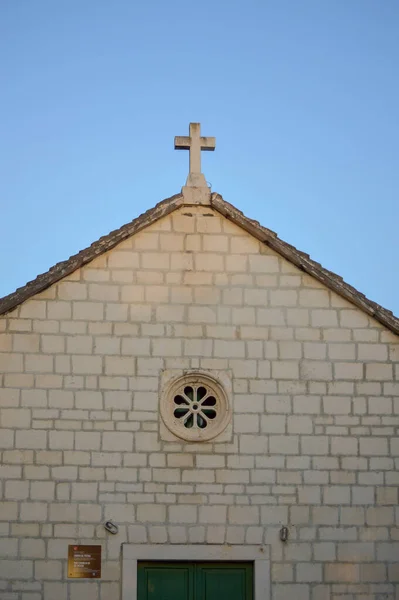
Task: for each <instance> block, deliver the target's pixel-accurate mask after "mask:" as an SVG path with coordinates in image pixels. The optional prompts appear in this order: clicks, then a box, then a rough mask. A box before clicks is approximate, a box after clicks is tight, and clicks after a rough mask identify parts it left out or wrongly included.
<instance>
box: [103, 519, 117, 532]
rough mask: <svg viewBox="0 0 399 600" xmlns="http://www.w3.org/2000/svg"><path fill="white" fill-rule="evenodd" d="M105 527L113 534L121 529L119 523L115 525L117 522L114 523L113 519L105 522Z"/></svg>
mask: <svg viewBox="0 0 399 600" xmlns="http://www.w3.org/2000/svg"><path fill="white" fill-rule="evenodd" d="M104 527H105V529H106V530H107V531H109V533H112V534H113V535H116V534H117V533H118V531H119V529H118V525H115V523H113V522H112V521H107V522H106V523H104Z"/></svg>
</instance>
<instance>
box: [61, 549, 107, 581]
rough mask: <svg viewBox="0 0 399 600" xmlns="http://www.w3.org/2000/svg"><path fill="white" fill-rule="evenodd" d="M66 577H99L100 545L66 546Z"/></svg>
mask: <svg viewBox="0 0 399 600" xmlns="http://www.w3.org/2000/svg"><path fill="white" fill-rule="evenodd" d="M68 577H75V578H79V579H82V578H84V577H88V578H90V579H93V578H95V577H101V546H68Z"/></svg>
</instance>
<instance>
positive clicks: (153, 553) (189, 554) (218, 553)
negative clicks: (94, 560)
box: [122, 544, 271, 600]
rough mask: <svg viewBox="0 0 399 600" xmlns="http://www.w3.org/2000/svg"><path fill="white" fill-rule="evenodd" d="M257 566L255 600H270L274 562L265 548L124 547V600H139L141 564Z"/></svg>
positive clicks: (226, 546)
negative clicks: (246, 563)
mask: <svg viewBox="0 0 399 600" xmlns="http://www.w3.org/2000/svg"><path fill="white" fill-rule="evenodd" d="M141 560H143V561H144V560H145V561H159V560H162V561H167V562H172V561H184V560H186V561H189V562H203V561H212V562H216V561H219V560H220V561H224V562H235V561H236V562H245V561H248V562H253V564H254V600H270V598H271V596H270V558H269V551H268V548H267V547H265V546H239V545H237V546H236V545H234V546H229V545H227V544H226V545H223V546H216V545H206V544H193V545H187V546H186V545H183V544H122V600H137V563H138V561H141Z"/></svg>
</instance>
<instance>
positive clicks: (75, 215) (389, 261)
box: [0, 0, 399, 315]
mask: <svg viewBox="0 0 399 600" xmlns="http://www.w3.org/2000/svg"><path fill="white" fill-rule="evenodd" d="M398 74H399V3H398V2H397V1H396V0H333V1H324V0H257V1H255V0H247V1H245V2H244V0H241V1H239V2H238V1H235V0H203V1H202V2H196V3H191V2H187V0H168V1H164V0H153V1H148V0H147V1H140V2H139V1H136V0H112V1H110V0H57V1H54V0H34V1H22V0H21V1H17V0H2V1H1V2H0V89H1V93H0V203H1V213H0V214H1V223H0V229H1V232H0V233H1V235H0V247H1V248H0V249H1V252H0V296H3V295H6V294H8V293H10V292H12V291H14V290H15V288H17V287H19V286H21V285H24V284H25V283H26V281H28V280H30V279H33V278H34V277H35V276H36V275H37V274H39V273H41V272H43V271H46V270H47V269H48V268H49V267H50V266H52V265H53V264H55V263H56V262H58V261H60V260H64V259H66V258H68V257H69V256H70V255H71V254H74V253H76V252H77V251H79V250H81V249H82V248H84V247H86V246H88V245H89V244H90V243H91V242H93V241H95V240H96V239H98V238H99V237H100V236H101V235H104V234H107V233H108V232H109V231H111V230H112V229H115V228H117V227H120V226H121V225H123V224H124V223H126V222H128V221H130V220H131V219H133V218H135V217H137V216H138V215H139V214H140V213H142V212H144V211H145V210H147V209H148V208H151V207H152V206H154V205H155V204H156V203H157V202H158V201H160V200H162V199H163V198H166V197H169V196H171V195H173V194H175V193H177V192H179V191H180V188H181V186H182V185H183V184H184V182H185V178H186V175H187V171H188V153H186V152H175V151H174V150H173V138H174V136H175V135H186V134H187V132H188V124H189V122H190V121H200V122H201V124H202V132H203V135H210V136H216V140H217V147H216V152H214V153H210V152H208V153H205V155H204V156H203V170H204V173H205V176H206V179H207V180H208V181H209V182H211V184H212V189H213V190H214V191H217V192H219V193H220V194H222V195H223V197H224V198H225V200H227V201H229V202H231V203H232V204H234V205H235V206H237V207H238V208H240V209H241V210H243V211H244V212H245V214H246V215H247V216H249V217H251V218H255V219H257V220H259V221H260V222H261V223H262V225H264V226H266V227H269V228H270V229H273V230H274V231H276V232H277V233H278V234H279V235H280V237H281V238H282V239H284V240H285V241H287V242H289V243H291V244H293V245H295V246H297V247H298V248H299V249H300V250H303V251H304V252H308V253H309V254H311V256H312V257H313V258H314V259H315V260H317V261H319V262H321V263H322V264H323V266H325V267H327V268H329V269H331V270H332V271H335V272H336V273H338V274H339V275H342V276H343V277H344V278H345V280H346V281H348V282H349V283H351V284H352V285H354V286H355V287H356V288H357V289H359V290H360V291H361V292H363V293H365V294H366V295H367V296H368V297H369V298H371V299H372V300H375V301H376V302H378V303H380V304H382V305H383V306H384V307H385V308H388V309H390V310H393V311H394V312H395V314H397V315H398V314H399V269H398V255H399V235H398V217H399V209H398V192H399V168H398V158H399V142H398V140H399V118H398V116H399V115H398V113H399V75H398Z"/></svg>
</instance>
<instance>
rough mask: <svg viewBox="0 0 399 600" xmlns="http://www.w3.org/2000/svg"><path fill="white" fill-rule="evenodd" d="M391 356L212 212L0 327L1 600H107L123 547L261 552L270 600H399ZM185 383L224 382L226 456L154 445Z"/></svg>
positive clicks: (372, 330) (83, 273)
mask: <svg viewBox="0 0 399 600" xmlns="http://www.w3.org/2000/svg"><path fill="white" fill-rule="evenodd" d="M398 341H399V339H398V337H397V336H395V335H394V334H392V333H390V332H388V331H387V330H385V328H384V327H383V326H382V325H380V324H378V323H377V322H375V321H374V320H372V319H371V318H369V317H368V316H367V315H365V314H363V313H362V312H361V311H360V310H358V309H357V308H355V307H353V306H352V305H351V304H349V303H348V302H347V301H345V300H343V299H341V298H340V297H338V296H337V295H336V294H334V293H332V292H330V291H328V290H327V289H325V288H323V286H322V285H320V284H319V283H318V282H316V281H315V280H313V279H312V278H310V277H309V276H307V275H306V274H304V273H302V272H301V271H299V270H298V269H296V268H295V267H293V266H292V265H290V264H289V263H288V262H286V261H285V260H284V259H282V258H279V257H278V256H277V255H276V254H274V253H273V252H272V251H270V250H269V249H268V248H266V247H264V246H262V245H261V244H260V243H259V242H258V241H256V240H255V239H253V238H251V237H250V236H249V235H248V234H246V233H245V232H243V231H241V230H240V229H239V228H238V227H236V226H234V225H232V224H231V223H229V222H228V221H227V220H225V219H224V218H223V217H221V216H220V215H218V214H217V213H215V212H214V211H213V210H212V209H210V208H209V207H197V208H193V207H185V208H181V209H179V210H177V211H176V212H174V213H173V214H172V215H170V216H168V217H165V218H164V219H162V220H160V221H158V222H157V223H155V224H154V225H152V226H150V227H149V228H148V229H147V230H145V231H143V232H141V233H139V234H136V236H134V237H133V238H131V239H130V240H128V241H125V242H123V243H122V244H120V245H119V246H118V247H117V248H116V249H114V250H113V251H111V252H109V253H108V254H106V255H103V256H101V257H99V258H97V259H96V260H95V261H93V262H92V263H91V264H90V265H88V266H86V267H84V268H83V269H81V270H79V271H76V272H75V273H74V274H73V275H71V276H69V277H67V278H66V279H65V280H63V281H62V282H60V283H58V284H56V285H54V286H52V287H51V288H50V289H49V290H47V291H46V292H44V293H42V294H40V295H39V296H37V297H35V298H33V299H31V300H29V301H27V302H25V303H24V304H23V305H22V306H20V307H19V308H17V309H16V310H14V311H13V312H12V313H10V314H9V315H6V316H4V317H0V388H1V389H0V480H1V482H0V600H39V599H44V600H67V599H68V600H78V599H79V600H80V599H82V598H85V600H97V599H98V600H111V599H112V600H114V599H115V598H119V593H120V591H119V582H120V550H121V544H122V543H123V542H125V541H129V542H134V543H141V542H143V543H144V542H153V543H160V544H163V543H168V544H173V543H183V544H184V543H189V544H196V543H209V544H223V543H228V544H262V543H263V544H266V545H270V552H271V560H272V563H271V565H272V566H271V578H272V592H273V596H272V597H273V599H274V600H289V599H291V598H293V597H295V599H296V600H308V599H309V600H324V599H327V598H328V599H329V598H331V599H333V600H349V599H354V598H356V599H358V600H368V599H375V598H378V599H382V598H384V600H393V599H395V598H398V597H399V592H398V589H399V566H398V558H399V528H398V520H399V510H398V483H399V475H398V473H397V471H396V470H395V467H396V466H397V464H396V463H397V461H398V458H399V437H398V435H397V432H398V426H399V386H398V384H397V383H394V380H395V377H396V379H397V378H398V374H399V371H398V370H399V366H398V360H399V344H398ZM182 368H183V369H185V368H191V369H195V368H201V369H204V370H207V369H212V370H215V369H216V370H228V371H229V372H230V373H231V375H232V381H233V435H232V437H231V440H229V441H226V442H218V441H217V440H215V443H204V444H198V443H197V444H189V443H178V442H168V441H161V440H160V437H159V418H160V417H159V411H158V404H159V381H160V373H161V370H162V369H182ZM109 518H112V519H113V520H114V521H115V522H116V523H117V524H118V525H119V534H118V535H117V536H111V535H110V534H108V533H106V532H105V530H104V528H103V523H104V521H105V520H107V519H109ZM281 525H287V526H288V528H289V540H288V542H286V543H282V542H281V541H280V539H279V535H278V532H279V529H280V527H281ZM69 543H101V544H102V545H103V557H104V563H103V577H102V579H101V581H99V580H94V581H76V580H75V581H74V580H68V579H67V573H66V556H67V546H68V544H69ZM395 594H396V595H395Z"/></svg>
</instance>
